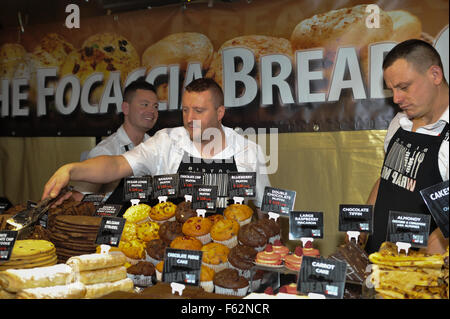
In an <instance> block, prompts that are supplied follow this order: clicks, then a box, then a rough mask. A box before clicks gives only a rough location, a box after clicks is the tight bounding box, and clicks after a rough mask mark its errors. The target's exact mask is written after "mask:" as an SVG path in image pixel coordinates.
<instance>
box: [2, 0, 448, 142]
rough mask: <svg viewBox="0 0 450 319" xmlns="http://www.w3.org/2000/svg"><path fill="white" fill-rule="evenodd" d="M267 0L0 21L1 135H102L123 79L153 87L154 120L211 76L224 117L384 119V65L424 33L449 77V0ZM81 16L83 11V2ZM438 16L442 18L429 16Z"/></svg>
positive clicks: (290, 127) (362, 125)
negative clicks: (22, 23)
mask: <svg viewBox="0 0 450 319" xmlns="http://www.w3.org/2000/svg"><path fill="white" fill-rule="evenodd" d="M336 6H337V4H336V3H335V2H334V1H326V0H322V1H317V2H315V4H314V6H311V5H310V4H309V2H308V1H296V0H280V1H276V4H275V3H274V2H273V1H270V0H260V1H253V2H251V3H247V2H245V1H238V2H232V3H218V4H216V5H214V7H212V8H209V7H208V6H207V5H206V4H204V3H197V4H196V3H192V5H189V6H188V8H187V9H185V10H183V9H182V8H181V7H180V6H175V5H172V6H167V7H158V8H153V9H152V10H138V11H131V12H126V13H121V14H117V15H115V16H114V18H113V17H111V16H107V15H106V16H104V17H95V18H86V19H83V16H82V19H81V27H80V28H79V29H68V28H65V27H61V25H60V24H58V25H57V24H41V25H35V26H29V27H28V28H27V30H26V31H25V32H24V33H23V34H21V35H20V39H19V40H17V32H15V31H14V32H11V30H0V136H12V135H13V136H105V135H109V134H111V133H112V132H114V130H115V129H116V128H117V127H118V126H119V125H120V124H121V118H120V113H121V102H122V92H123V89H124V87H125V86H126V85H127V84H128V83H130V82H131V81H133V80H136V79H138V78H144V79H146V80H147V81H148V82H150V83H152V84H154V85H155V86H156V87H157V92H158V97H159V99H160V107H159V110H160V117H159V120H158V123H157V125H156V126H155V128H154V129H153V130H157V129H160V128H164V127H173V126H179V125H182V116H181V111H180V104H181V94H182V92H183V88H184V87H185V86H186V85H187V84H188V83H189V82H190V81H192V80H193V79H195V78H199V77H210V78H213V79H214V80H215V81H217V82H218V83H219V84H220V85H221V87H222V89H223V90H224V93H225V106H226V108H227V112H226V116H225V118H224V124H225V125H227V126H231V127H240V128H243V129H246V128H255V129H256V128H266V129H267V128H277V129H278V132H281V133H289V132H314V131H353V130H369V129H371V130H373V129H375V130H377V129H386V128H387V125H388V123H389V122H390V120H391V119H392V117H393V116H394V115H395V113H396V111H397V109H396V107H395V105H394V103H393V102H392V99H391V96H390V92H388V91H387V90H385V88H384V85H383V79H382V69H381V63H382V60H383V56H384V54H385V53H386V52H387V51H389V50H390V49H391V48H392V47H393V46H394V45H395V43H397V42H400V41H403V40H406V39H410V38H421V39H424V40H426V41H428V42H430V43H432V44H433V45H434V46H435V47H436V48H437V49H438V51H439V52H440V54H441V55H442V58H443V61H444V68H445V70H444V71H445V75H446V77H447V78H448V16H447V15H446V14H445V13H446V12H447V13H448V2H445V1H444V2H442V1H435V2H433V3H429V2H423V1H417V0H397V1H392V2H390V3H389V4H385V3H381V2H379V3H378V2H371V3H366V2H363V1H357V0H348V1H341V2H340V3H339V7H336ZM81 14H82V12H81ZM436 17H439V18H436Z"/></svg>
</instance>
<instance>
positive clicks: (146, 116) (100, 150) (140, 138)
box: [75, 80, 158, 199]
mask: <svg viewBox="0 0 450 319" xmlns="http://www.w3.org/2000/svg"><path fill="white" fill-rule="evenodd" d="M122 112H123V124H122V125H121V126H120V127H119V128H118V129H117V131H116V132H115V133H113V134H111V135H110V136H109V137H107V138H106V139H104V140H102V141H101V142H100V143H98V144H97V145H96V146H95V147H94V148H93V149H92V150H91V151H90V152H89V154H88V156H87V158H93V157H96V156H100V155H121V154H123V153H125V152H127V151H129V150H132V149H133V148H134V147H135V146H136V145H139V144H140V143H142V142H145V141H146V140H147V139H148V138H149V137H150V136H149V135H148V134H147V133H146V132H147V131H149V130H150V129H152V128H153V127H154V126H155V124H156V121H157V120H158V98H157V95H156V90H155V88H154V86H153V85H151V84H150V83H148V82H146V81H142V80H138V81H134V82H132V83H130V84H129V85H128V86H127V87H126V88H125V90H124V94H123V103H122ZM120 181H121V180H117V181H113V182H111V183H108V184H92V183H81V184H79V186H77V187H76V189H77V190H78V191H80V192H82V193H105V194H106V196H105V199H107V198H108V197H109V195H110V194H111V193H112V191H114V189H115V188H116V187H117V186H118V185H119V183H120ZM81 196H82V195H81ZM78 197H80V196H78ZM75 198H77V196H75Z"/></svg>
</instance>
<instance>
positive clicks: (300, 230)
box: [289, 211, 323, 240]
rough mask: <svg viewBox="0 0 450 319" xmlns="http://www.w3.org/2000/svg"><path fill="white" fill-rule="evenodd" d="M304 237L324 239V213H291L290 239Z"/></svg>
mask: <svg viewBox="0 0 450 319" xmlns="http://www.w3.org/2000/svg"><path fill="white" fill-rule="evenodd" d="M304 237H311V238H323V212H297V211H291V212H290V214H289V239H290V240H296V239H300V238H304Z"/></svg>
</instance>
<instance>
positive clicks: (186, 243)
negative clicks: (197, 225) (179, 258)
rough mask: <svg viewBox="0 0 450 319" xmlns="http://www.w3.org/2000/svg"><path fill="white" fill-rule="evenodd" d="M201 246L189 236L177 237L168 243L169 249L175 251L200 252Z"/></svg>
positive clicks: (200, 243) (198, 241) (195, 239)
mask: <svg viewBox="0 0 450 319" xmlns="http://www.w3.org/2000/svg"><path fill="white" fill-rule="evenodd" d="M202 246H203V244H202V242H201V241H200V240H198V239H197V238H194V237H190V236H179V237H177V238H175V239H174V240H172V242H171V243H170V248H176V249H187V250H201V249H202Z"/></svg>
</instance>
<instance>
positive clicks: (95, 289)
mask: <svg viewBox="0 0 450 319" xmlns="http://www.w3.org/2000/svg"><path fill="white" fill-rule="evenodd" d="M85 287H86V294H85V296H84V298H86V299H94V298H100V297H102V296H104V295H106V294H109V293H111V292H115V291H124V292H131V291H133V288H134V284H133V280H131V279H130V278H125V279H122V280H118V281H114V282H102V283H98V284H93V285H85Z"/></svg>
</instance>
